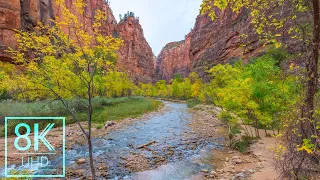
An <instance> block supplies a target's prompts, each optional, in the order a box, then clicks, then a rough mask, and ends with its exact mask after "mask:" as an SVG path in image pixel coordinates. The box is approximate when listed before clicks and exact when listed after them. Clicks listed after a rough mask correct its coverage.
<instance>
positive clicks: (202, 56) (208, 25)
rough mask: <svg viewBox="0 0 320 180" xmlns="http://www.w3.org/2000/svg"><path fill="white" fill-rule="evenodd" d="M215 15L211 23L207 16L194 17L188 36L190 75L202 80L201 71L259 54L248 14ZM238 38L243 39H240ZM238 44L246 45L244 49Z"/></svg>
mask: <svg viewBox="0 0 320 180" xmlns="http://www.w3.org/2000/svg"><path fill="white" fill-rule="evenodd" d="M216 13H217V18H216V19H215V20H214V21H212V20H211V18H210V17H208V16H207V15H202V16H198V17H197V20H196V24H195V26H194V29H193V32H192V37H191V46H190V52H189V53H190V58H191V61H192V66H193V67H194V71H195V72H197V73H198V74H199V75H200V76H201V77H204V76H205V72H206V71H205V70H206V69H205V67H212V66H213V65H216V64H224V63H233V62H234V61H235V60H238V59H241V58H242V59H244V60H245V61H246V60H248V58H250V57H254V56H257V55H259V54H261V53H262V51H261V50H262V44H261V43H260V42H259V37H258V35H257V34H256V32H255V29H254V27H253V25H252V24H251V19H250V16H249V11H248V10H246V9H242V10H240V12H239V13H233V12H232V11H231V9H228V8H227V9H226V10H224V11H220V10H216ZM241 35H247V37H246V38H241ZM241 44H246V48H247V49H246V50H245V49H244V48H243V47H242V46H241ZM244 50H245V51H244ZM244 52H245V53H244Z"/></svg>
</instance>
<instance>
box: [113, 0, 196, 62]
mask: <svg viewBox="0 0 320 180" xmlns="http://www.w3.org/2000/svg"><path fill="white" fill-rule="evenodd" d="M201 1H202V0H109V2H110V5H111V9H112V10H113V14H114V16H115V17H116V18H117V20H118V21H119V14H124V13H126V12H127V11H132V12H134V13H135V16H139V18H140V23H141V25H142V28H143V30H144V35H145V37H146V39H147V41H148V43H149V45H150V46H151V48H152V50H153V53H154V54H155V55H156V56H157V55H158V54H159V53H160V51H161V49H162V48H163V47H164V46H165V45H166V44H167V43H169V42H172V41H180V40H183V39H184V36H185V35H186V34H188V33H189V32H190V29H191V28H193V26H194V23H195V19H196V17H197V15H198V14H199V8H200V4H201Z"/></svg>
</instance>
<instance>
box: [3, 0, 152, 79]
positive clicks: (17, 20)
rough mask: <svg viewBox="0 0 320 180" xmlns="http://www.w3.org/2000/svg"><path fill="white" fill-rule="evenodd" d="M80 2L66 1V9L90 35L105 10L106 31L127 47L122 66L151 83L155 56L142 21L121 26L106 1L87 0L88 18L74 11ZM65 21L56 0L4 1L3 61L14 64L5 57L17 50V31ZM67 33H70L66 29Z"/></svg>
mask: <svg viewBox="0 0 320 180" xmlns="http://www.w3.org/2000/svg"><path fill="white" fill-rule="evenodd" d="M75 1H76V0H65V5H66V7H67V8H68V9H69V10H70V11H71V12H72V13H73V14H75V15H78V19H79V20H80V21H81V22H82V23H83V24H84V25H85V28H86V31H87V32H89V33H93V30H92V24H93V17H94V12H95V10H96V9H97V8H102V10H104V11H105V12H106V14H107V15H108V19H107V20H106V21H105V22H103V24H102V29H103V32H104V33H105V34H106V35H113V36H114V37H120V38H122V39H124V41H125V43H124V46H123V47H122V48H121V50H120V51H119V52H118V55H119V58H118V64H117V66H118V67H120V68H121V69H122V70H123V71H126V72H128V73H129V75H131V76H132V78H133V79H134V80H135V81H136V82H138V81H142V82H151V80H152V74H153V69H154V68H153V67H154V56H153V53H152V50H151V48H150V46H149V44H148V43H147V41H146V39H145V38H144V35H143V30H142V28H141V25H140V24H139V20H137V19H135V18H134V17H130V18H128V19H127V20H126V21H122V22H120V23H119V24H117V21H116V19H115V17H114V15H113V14H112V10H111V8H110V7H109V5H108V4H107V3H106V1H104V0H86V8H85V15H84V16H82V15H79V14H77V13H76V11H75V9H74V5H73V3H74V2H75ZM57 17H59V18H60V19H62V18H63V15H62V11H61V9H60V8H59V7H58V6H57V5H56V3H55V0H10V1H8V0H0V60H1V61H9V62H10V61H11V59H10V55H9V54H7V53H5V49H7V47H12V48H15V47H16V45H17V43H16V40H15V39H14V37H13V35H14V29H23V30H28V31H32V29H33V27H34V26H35V25H36V23H37V22H38V21H40V22H42V23H44V24H48V23H51V22H50V19H54V18H57ZM64 31H65V32H66V33H68V32H69V30H68V29H64Z"/></svg>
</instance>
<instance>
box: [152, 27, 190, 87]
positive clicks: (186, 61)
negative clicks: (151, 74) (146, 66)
mask: <svg viewBox="0 0 320 180" xmlns="http://www.w3.org/2000/svg"><path fill="white" fill-rule="evenodd" d="M191 35H192V33H189V34H188V35H187V36H186V39H185V40H183V41H180V42H171V43H168V44H167V45H166V46H165V47H164V48H163V49H162V51H161V52H160V54H159V56H158V58H157V64H156V72H155V74H156V80H159V79H164V80H166V81H169V80H170V79H172V78H174V76H175V75H180V76H181V77H186V76H188V74H189V73H190V72H191V71H192V66H191V61H190V56H189V51H190V41H191Z"/></svg>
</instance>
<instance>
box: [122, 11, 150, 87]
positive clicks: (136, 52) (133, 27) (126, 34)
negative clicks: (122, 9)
mask: <svg viewBox="0 0 320 180" xmlns="http://www.w3.org/2000/svg"><path fill="white" fill-rule="evenodd" d="M118 32H119V36H120V37H121V38H122V39H123V40H124V46H122V48H121V49H120V51H119V52H118V56H119V58H118V67H119V68H120V69H122V70H124V71H126V72H127V74H128V75H129V76H131V77H133V78H134V81H135V82H143V83H148V82H151V81H152V76H153V72H154V55H153V52H152V49H151V47H150V46H149V44H148V42H147V41H146V39H145V37H144V34H143V29H142V28H141V25H140V23H139V20H138V19H136V18H134V17H129V18H127V19H126V20H122V21H121V22H120V23H119V24H118Z"/></svg>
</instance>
